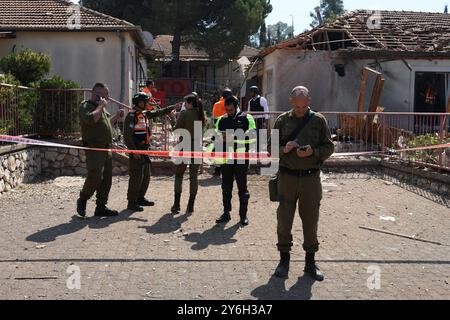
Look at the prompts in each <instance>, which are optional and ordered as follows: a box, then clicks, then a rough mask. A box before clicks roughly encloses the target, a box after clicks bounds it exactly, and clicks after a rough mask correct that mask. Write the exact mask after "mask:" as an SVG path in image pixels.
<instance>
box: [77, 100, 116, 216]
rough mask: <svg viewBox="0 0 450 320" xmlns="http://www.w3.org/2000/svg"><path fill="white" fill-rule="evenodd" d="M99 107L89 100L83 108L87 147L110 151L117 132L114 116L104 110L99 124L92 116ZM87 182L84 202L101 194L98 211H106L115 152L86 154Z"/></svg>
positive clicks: (98, 199)
mask: <svg viewBox="0 0 450 320" xmlns="http://www.w3.org/2000/svg"><path fill="white" fill-rule="evenodd" d="M97 106H98V104H97V103H95V102H93V101H91V100H88V101H83V102H82V103H81V106H80V110H79V116H80V124H81V135H82V141H83V146H84V147H88V148H102V149H109V148H111V145H112V140H113V128H112V125H111V122H110V114H109V113H108V112H107V111H106V110H105V109H103V113H102V115H101V118H100V120H99V121H98V122H95V121H94V116H93V115H92V113H93V112H94V111H95V109H96V108H97ZM86 166H87V170H88V174H87V178H86V181H85V183H84V186H83V189H82V191H81V193H80V200H81V201H82V202H86V201H87V200H89V199H90V198H91V197H92V196H93V195H94V193H95V192H97V207H104V206H106V204H107V202H108V196H109V192H110V190H111V185H112V154H111V152H97V151H86Z"/></svg>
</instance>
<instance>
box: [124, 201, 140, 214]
mask: <svg viewBox="0 0 450 320" xmlns="http://www.w3.org/2000/svg"><path fill="white" fill-rule="evenodd" d="M127 209H128V210H130V211H133V212H142V211H144V208H142V207H141V206H140V205H139V204H138V202H137V201H129V202H128V207H127Z"/></svg>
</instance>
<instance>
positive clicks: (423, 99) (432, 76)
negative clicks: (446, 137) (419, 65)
mask: <svg viewBox="0 0 450 320" xmlns="http://www.w3.org/2000/svg"><path fill="white" fill-rule="evenodd" d="M447 78H448V74H446V73H436V72H417V73H416V82H415V91H414V95H415V98H414V112H415V113H418V114H420V113H445V112H446V111H447V99H446V97H447V92H446V91H447V86H448V80H447ZM442 121H443V118H442V117H441V116H429V115H417V116H415V117H414V131H415V133H417V134H421V135H425V134H429V133H435V132H438V130H439V129H440V127H441V125H442Z"/></svg>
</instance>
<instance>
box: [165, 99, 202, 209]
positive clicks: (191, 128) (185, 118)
mask: <svg viewBox="0 0 450 320" xmlns="http://www.w3.org/2000/svg"><path fill="white" fill-rule="evenodd" d="M198 121H200V122H201V121H202V120H201V119H200V116H199V114H198V110H197V109H195V108H194V109H189V110H184V111H182V112H181V113H180V116H179V118H178V120H177V122H176V124H175V126H174V130H177V129H185V130H187V131H188V132H189V134H190V136H191V147H192V150H191V151H195V148H194V146H195V145H196V144H198V145H200V144H201V141H196V140H195V122H198ZM186 169H187V164H185V163H183V164H180V165H177V166H176V167H175V200H174V205H173V207H172V212H173V213H178V212H179V211H180V199H181V194H182V192H183V177H184V173H185V172H186ZM199 170H200V165H199V164H195V163H194V159H191V164H189V183H190V185H189V205H188V211H190V213H192V212H193V210H194V202H195V198H196V196H197V192H198V174H199Z"/></svg>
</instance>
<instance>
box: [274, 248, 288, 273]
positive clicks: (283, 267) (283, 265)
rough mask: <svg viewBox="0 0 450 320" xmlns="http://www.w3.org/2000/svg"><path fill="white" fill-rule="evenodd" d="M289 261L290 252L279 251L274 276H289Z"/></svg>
mask: <svg viewBox="0 0 450 320" xmlns="http://www.w3.org/2000/svg"><path fill="white" fill-rule="evenodd" d="M290 262H291V254H290V253H289V252H281V253H280V263H279V264H278V267H277V269H276V270H275V277H277V278H287V277H288V276H289V264H290Z"/></svg>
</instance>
